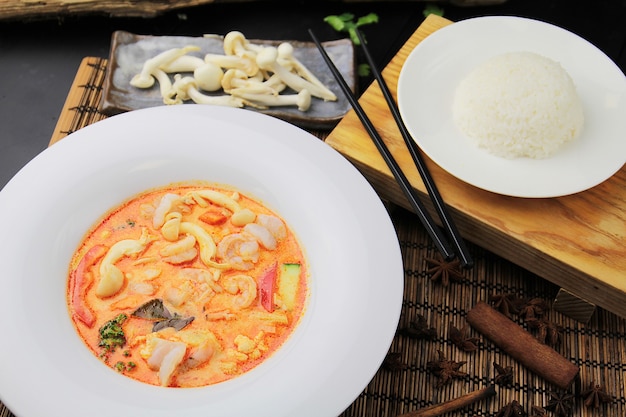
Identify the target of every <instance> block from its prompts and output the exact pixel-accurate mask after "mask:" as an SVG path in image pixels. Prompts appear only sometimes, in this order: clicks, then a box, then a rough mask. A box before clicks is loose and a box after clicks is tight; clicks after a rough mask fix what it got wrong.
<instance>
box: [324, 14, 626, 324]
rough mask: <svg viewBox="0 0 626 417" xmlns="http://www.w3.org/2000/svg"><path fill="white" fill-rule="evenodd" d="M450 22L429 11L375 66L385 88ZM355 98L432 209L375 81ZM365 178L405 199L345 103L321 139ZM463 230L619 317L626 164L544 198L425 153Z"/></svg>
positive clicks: (624, 276) (623, 295)
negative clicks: (491, 188) (496, 187)
mask: <svg viewBox="0 0 626 417" xmlns="http://www.w3.org/2000/svg"><path fill="white" fill-rule="evenodd" d="M449 24H452V22H451V21H449V20H446V19H444V18H442V17H439V16H435V15H430V16H429V17H427V18H426V19H425V20H424V22H423V23H422V25H420V27H419V28H418V29H417V30H416V32H415V33H414V34H413V35H412V36H411V38H410V39H409V40H408V41H407V43H406V44H405V45H404V46H403V47H402V48H401V50H400V51H399V52H398V54H397V55H396V56H395V57H394V58H393V59H392V60H391V62H390V63H389V65H388V66H387V67H386V68H385V69H384V70H383V77H384V78H385V81H386V82H387V83H388V84H389V88H390V89H391V91H392V93H393V94H395V92H396V90H397V81H398V76H399V74H400V71H401V69H402V65H403V63H404V61H405V60H406V58H407V57H408V55H409V54H410V52H411V51H412V50H413V48H415V46H417V44H418V43H419V42H421V41H422V40H423V39H424V38H425V37H427V36H428V35H429V34H431V33H433V32H434V31H436V30H438V29H440V28H442V27H444V26H446V25H449ZM360 103H361V105H362V106H363V108H364V109H365V111H366V112H367V114H368V115H369V116H370V118H371V119H372V121H373V122H374V124H375V126H376V128H377V130H378V131H379V133H380V135H381V136H382V137H383V139H384V140H385V142H386V143H387V145H388V147H389V148H390V150H391V152H392V153H393V154H394V156H395V157H396V159H397V161H398V164H399V165H400V166H401V168H402V170H403V171H404V172H405V174H406V175H407V177H408V178H409V180H410V181H411V183H412V184H413V186H414V188H415V189H416V190H417V191H418V192H419V194H420V195H422V196H424V198H423V201H424V202H425V204H426V205H427V206H428V208H429V210H430V211H431V214H433V216H434V217H436V215H435V213H434V210H433V209H432V205H431V204H430V202H429V200H428V199H427V198H426V197H425V196H426V190H425V188H424V185H423V183H422V181H421V179H420V177H419V174H418V173H417V171H416V169H415V167H414V166H413V161H412V159H411V157H410V155H409V153H408V151H407V150H406V148H405V144H404V141H403V139H402V137H401V135H400V132H399V131H398V128H397V127H396V125H395V122H394V120H393V117H392V116H391V114H390V113H389V110H388V109H387V106H386V103H385V99H384V97H383V95H382V93H381V91H380V88H379V87H378V85H377V84H376V83H373V84H372V85H371V86H370V87H369V88H368V89H367V90H366V91H365V92H364V94H363V95H362V96H361V99H360ZM326 143H328V144H329V145H330V146H332V147H333V148H335V149H336V150H338V151H339V152H340V153H342V154H343V155H344V156H346V157H347V158H348V159H349V160H350V161H352V163H353V164H354V165H355V166H356V167H357V168H358V169H359V170H360V171H361V172H362V173H363V175H364V176H365V177H366V178H367V179H368V180H369V181H370V183H371V184H372V185H373V186H374V188H375V189H376V190H377V192H378V193H379V194H380V195H381V197H382V198H384V199H387V200H389V201H391V202H394V203H396V204H398V205H401V206H403V207H405V208H407V209H410V205H409V204H408V201H407V200H406V198H405V197H404V194H402V191H401V190H400V188H399V187H398V185H397V184H396V182H395V180H394V178H393V176H392V174H391V172H390V171H389V169H388V168H387V166H386V164H385V162H384V161H383V159H382V157H380V155H379V154H378V152H377V150H376V148H375V146H374V144H373V143H372V141H371V139H370V138H369V136H368V134H367V133H366V131H365V130H364V129H363V127H362V125H361V122H360V121H359V119H358V117H357V116H356V114H355V113H354V111H350V112H349V113H348V114H347V115H346V117H345V118H344V119H343V120H342V121H341V122H340V123H339V124H338V125H337V127H336V128H335V129H334V130H333V131H332V132H331V133H330V135H329V136H328V138H327V139H326ZM425 159H426V161H427V164H428V166H429V168H430V170H431V172H432V175H433V177H434V179H435V181H436V183H437V185H438V187H439V189H440V192H441V194H442V196H443V198H444V200H445V201H446V203H447V204H448V206H449V207H450V211H451V213H452V215H453V216H454V218H455V220H456V222H457V226H458V227H459V229H460V231H461V233H462V234H463V236H464V237H465V238H466V239H467V240H469V241H472V242H474V243H476V244H478V245H480V246H482V247H484V248H486V249H488V250H490V251H492V252H494V253H496V254H498V255H500V256H502V257H503V258H506V259H508V260H510V261H512V262H514V263H516V264H518V265H520V266H522V267H524V268H526V269H528V270H529V271H531V272H533V273H535V274H537V275H539V276H541V277H543V278H545V279H547V280H548V281H551V282H553V283H555V284H557V285H559V286H560V287H562V288H564V289H566V290H568V291H569V292H571V293H573V294H575V295H577V296H578V297H580V298H582V299H583V300H587V301H588V302H591V303H594V304H596V305H598V306H600V307H602V308H605V309H607V310H609V311H612V312H614V313H616V314H618V315H620V316H622V317H626V168H624V167H623V168H622V169H621V170H620V171H619V172H618V173H617V174H616V175H614V176H613V177H612V178H610V179H609V180H607V181H605V182H604V183H602V184H600V185H598V186H596V187H594V188H592V189H590V190H587V191H585V192H582V193H578V194H574V195H570V196H565V197H559V198H549V199H523V198H516V197H508V196H502V195H499V194H494V193H491V192H487V191H484V190H481V189H478V188H475V187H473V186H471V185H468V184H466V183H464V182H462V181H460V180H458V179H456V178H454V177H452V176H451V175H449V174H448V173H446V172H445V171H443V170H442V169H441V168H439V167H438V166H437V165H435V164H434V163H433V162H432V161H430V160H429V159H428V158H425Z"/></svg>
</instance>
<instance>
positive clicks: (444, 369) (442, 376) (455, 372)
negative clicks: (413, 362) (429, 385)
mask: <svg viewBox="0 0 626 417" xmlns="http://www.w3.org/2000/svg"><path fill="white" fill-rule="evenodd" d="M437 354H438V355H439V358H438V359H437V360H436V361H430V362H428V363H427V364H426V369H428V370H429V371H430V372H432V373H433V375H435V376H436V377H437V379H438V380H439V381H438V382H437V387H441V386H443V385H445V384H447V383H449V382H451V381H452V380H453V379H454V378H461V377H464V376H465V375H467V374H466V373H465V372H461V371H459V369H460V368H461V367H462V366H463V365H465V364H466V363H467V362H455V361H451V360H448V359H446V357H445V355H444V354H443V352H442V351H440V350H438V351H437Z"/></svg>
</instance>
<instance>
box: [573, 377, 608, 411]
mask: <svg viewBox="0 0 626 417" xmlns="http://www.w3.org/2000/svg"><path fill="white" fill-rule="evenodd" d="M580 396H581V397H582V398H583V399H584V400H583V403H584V404H585V407H588V408H589V407H593V408H600V406H602V404H605V403H610V402H612V401H613V397H612V396H610V395H609V394H608V393H607V392H606V391H605V390H604V387H603V386H601V385H596V384H595V383H594V382H593V381H592V382H591V384H589V388H587V389H586V390H584V391H583V392H581V393H580Z"/></svg>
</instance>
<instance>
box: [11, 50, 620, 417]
mask: <svg viewBox="0 0 626 417" xmlns="http://www.w3.org/2000/svg"><path fill="white" fill-rule="evenodd" d="M106 64H107V60H105V59H101V58H92V57H89V58H85V59H84V60H83V62H82V63H81V65H80V67H79V69H78V73H77V75H76V79H75V82H74V84H73V85H72V87H71V90H70V92H69V95H68V98H67V101H66V103H65V106H64V108H63V110H62V113H61V116H60V118H59V122H58V124H57V127H56V129H55V131H54V134H53V136H52V139H51V141H50V144H51V145H52V144H53V143H55V142H57V141H58V140H60V139H62V138H63V137H65V136H66V135H67V134H69V133H71V132H74V131H76V130H78V129H80V128H82V127H84V126H87V125H89V124H91V123H94V122H96V121H98V120H101V119H104V118H105V116H104V115H102V114H100V113H99V112H98V102H99V99H100V93H101V87H102V81H103V78H104V72H105V71H106ZM312 133H314V134H315V135H316V136H318V137H319V138H321V139H324V138H325V137H326V135H327V133H328V132H312ZM388 207H389V212H390V215H391V218H392V220H393V222H394V225H395V227H396V230H397V234H398V239H399V242H400V245H401V250H402V255H403V260H404V270H405V292H404V300H403V309H402V315H401V319H400V324H399V328H400V329H402V328H406V327H408V326H409V325H410V324H411V323H415V322H417V321H418V320H419V319H420V318H424V319H425V320H426V322H427V324H428V327H432V328H434V329H435V332H436V335H435V336H434V337H433V338H432V339H415V338H412V337H409V336H407V335H405V334H404V333H403V332H398V334H397V335H396V337H395V338H394V341H393V343H392V346H391V348H390V355H389V359H393V360H390V361H388V362H387V361H386V364H384V365H383V366H382V367H381V368H380V369H379V371H378V372H377V373H376V375H375V376H374V378H373V379H372V381H371V382H370V384H369V385H368V386H367V387H366V388H365V390H364V391H363V392H362V393H361V394H360V395H359V397H358V398H357V399H356V400H355V401H354V403H353V404H352V405H351V406H350V407H349V408H348V409H347V410H345V412H344V413H342V414H341V417H393V416H397V415H399V414H402V413H406V412H409V411H413V410H416V409H418V408H423V407H427V406H429V405H432V404H436V403H440V402H443V401H446V400H450V399H453V398H455V397H458V396H460V395H463V394H465V393H468V392H470V391H474V390H477V389H480V388H483V387H485V386H486V385H488V384H491V383H493V381H494V377H495V373H496V372H495V370H494V365H493V363H494V362H496V363H498V364H499V365H501V366H503V367H507V366H511V367H513V380H512V383H511V384H510V385H506V386H500V385H496V391H497V394H496V396H494V397H492V398H491V399H490V400H487V401H484V402H481V403H477V404H475V405H472V406H469V407H466V408H464V409H460V410H457V411H455V412H451V413H447V414H444V416H446V417H461V416H462V417H473V416H490V417H496V416H497V415H498V411H499V410H500V409H501V407H502V406H504V405H505V404H507V403H509V402H511V401H517V402H519V403H520V404H521V405H522V407H523V408H524V410H525V411H526V413H528V414H529V415H531V407H533V406H545V405H546V404H547V403H548V401H549V399H550V393H551V392H558V389H557V388H556V387H555V386H553V385H551V384H550V383H548V382H546V381H545V380H543V379H541V378H539V377H538V376H536V375H535V374H533V373H532V372H530V371H529V370H528V369H526V368H524V367H523V366H522V365H521V364H519V363H517V362H516V361H515V360H514V359H513V358H511V357H509V356H508V355H507V354H505V353H504V352H503V351H502V350H500V349H499V348H498V347H496V346H495V345H494V344H493V343H491V342H490V341H488V340H487V339H485V338H483V337H482V336H481V335H479V334H478V333H476V332H475V331H474V330H473V329H470V333H469V335H470V336H472V337H478V338H479V340H478V343H477V347H478V349H477V350H476V351H473V352H469V353H466V352H464V351H461V350H460V349H459V348H457V347H456V345H454V344H453V343H452V342H451V340H450V338H449V336H448V331H449V329H450V327H451V326H454V327H457V328H462V327H463V326H465V324H466V321H465V317H466V315H467V312H468V311H469V310H470V309H471V308H472V306H474V305H475V304H476V302H478V301H480V300H483V301H487V300H488V298H489V296H490V295H494V294H514V295H516V296H518V297H524V298H540V299H542V300H545V301H546V302H547V303H548V304H549V305H550V304H552V302H553V300H554V297H555V296H556V294H557V291H558V290H559V288H558V287H556V286H555V285H554V284H552V283H550V282H548V281H546V280H544V279H542V278H540V277H538V276H536V275H534V274H532V273H530V272H528V271H526V270H524V269H522V268H520V267H518V266H516V265H514V264H512V263H510V262H508V261H506V260H504V259H503V258H500V257H498V256H496V255H494V254H493V253H491V252H489V251H487V250H485V249H482V248H480V247H478V246H476V245H473V244H469V248H470V250H471V252H472V255H473V256H474V258H475V266H474V268H473V269H472V270H470V271H465V273H464V275H463V277H462V278H461V279H460V280H459V281H455V282H451V283H449V284H448V285H447V286H444V285H442V283H441V282H440V281H439V280H434V279H433V278H434V277H433V274H432V273H430V272H429V269H430V264H429V263H428V262H427V259H431V258H434V257H435V256H436V250H435V248H434V247H433V245H432V244H431V242H430V240H429V238H428V236H427V234H426V232H425V231H424V230H423V228H422V226H421V224H420V223H419V221H418V220H417V218H416V216H415V215H414V214H412V213H410V212H408V211H406V210H404V209H402V208H399V207H396V206H392V205H389V206H388ZM380 279H385V277H380ZM372 308H373V309H382V308H385V306H384V305H372ZM545 317H546V319H547V320H549V321H550V322H552V323H554V324H556V325H558V326H561V327H562V329H563V330H562V334H561V338H562V340H561V342H560V343H559V344H558V345H557V346H556V347H555V349H556V350H557V351H558V352H559V353H561V354H562V355H563V356H564V357H565V358H567V359H568V360H570V361H571V362H573V363H574V364H576V365H577V366H578V367H579V368H580V385H581V386H582V388H585V387H587V386H588V385H589V384H591V383H593V384H598V385H602V386H604V387H605V390H606V392H608V393H609V394H610V395H612V397H613V401H612V402H611V403H609V404H603V405H602V406H601V407H600V408H598V409H594V408H587V407H585V406H584V404H583V401H582V398H580V397H579V396H578V394H579V393H580V389H579V388H574V389H573V390H572V391H571V392H572V393H573V394H575V395H577V396H576V398H575V401H574V403H573V411H572V414H571V415H572V416H580V417H600V416H602V417H605V416H606V417H617V416H624V415H626V395H625V392H624V391H625V379H626V320H624V319H622V318H620V317H617V316H616V315H614V314H612V313H609V312H607V311H605V310H603V309H601V308H598V309H597V310H596V312H595V313H594V315H593V316H592V318H591V320H590V321H589V322H588V323H581V322H578V321H576V320H574V319H572V318H570V317H567V316H565V315H563V314H561V313H559V312H558V311H555V310H553V309H550V310H548V311H547V312H546V314H545ZM512 320H514V321H516V322H518V323H519V324H520V325H521V326H523V327H524V328H526V329H527V330H528V331H530V332H534V331H533V330H531V329H529V328H528V325H527V324H526V323H525V322H524V321H523V319H522V318H520V317H519V316H516V315H514V316H513V317H512ZM337 342H338V343H340V341H337ZM438 350H440V351H442V352H443V354H444V355H445V356H446V358H447V359H450V360H454V361H458V362H462V361H467V363H466V364H465V365H463V366H462V367H461V368H460V370H461V371H463V372H465V373H466V374H467V375H466V376H464V377H461V378H458V379H454V380H453V381H452V382H451V383H450V384H448V385H444V386H443V387H437V381H438V380H437V379H436V377H435V376H434V375H433V374H432V373H430V372H429V371H428V369H427V363H428V362H429V361H433V360H435V359H437V354H438V353H437V351H438ZM354 354H355V355H358V354H359V352H354ZM546 415H547V416H556V414H554V413H552V412H548V413H547V414H546ZM12 416H13V414H11V412H10V411H9V410H8V409H7V408H6V407H5V406H4V405H2V404H1V403H0V417H12Z"/></svg>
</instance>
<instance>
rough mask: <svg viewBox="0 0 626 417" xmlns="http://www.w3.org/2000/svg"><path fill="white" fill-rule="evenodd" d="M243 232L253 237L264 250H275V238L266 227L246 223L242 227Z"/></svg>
mask: <svg viewBox="0 0 626 417" xmlns="http://www.w3.org/2000/svg"><path fill="white" fill-rule="evenodd" d="M243 231H244V232H246V233H249V234H251V235H252V236H254V237H255V238H256V239H257V240H258V241H259V243H260V244H261V246H263V247H264V248H265V249H268V250H274V249H276V238H274V235H272V234H271V233H270V231H269V230H267V228H266V227H264V226H261V225H259V224H256V223H248V224H247V225H245V226H244V228H243Z"/></svg>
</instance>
